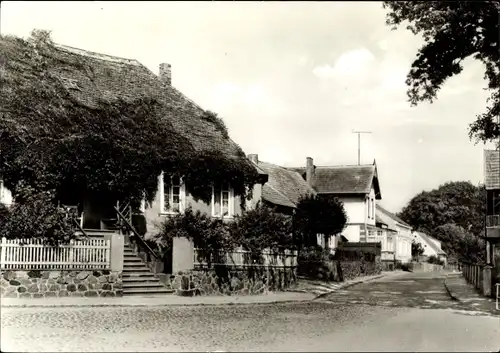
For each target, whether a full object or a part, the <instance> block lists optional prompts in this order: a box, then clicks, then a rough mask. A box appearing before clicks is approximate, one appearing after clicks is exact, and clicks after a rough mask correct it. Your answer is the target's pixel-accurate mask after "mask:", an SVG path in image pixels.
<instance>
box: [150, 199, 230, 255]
mask: <svg viewBox="0 0 500 353" xmlns="http://www.w3.org/2000/svg"><path fill="white" fill-rule="evenodd" d="M175 237H186V238H188V239H190V240H192V241H193V244H194V246H195V247H196V248H201V249H204V250H208V251H213V250H226V251H230V250H232V249H234V246H235V244H234V242H232V240H231V237H230V235H229V230H228V227H227V225H225V224H224V223H223V221H222V220H220V219H213V218H211V217H210V216H208V215H207V214H205V213H202V212H200V211H196V212H194V211H193V209H192V208H191V207H189V208H187V209H186V210H185V212H184V213H182V214H176V215H175V216H172V217H169V218H167V219H166V220H165V221H164V222H163V223H162V224H161V228H160V232H159V233H158V234H157V235H155V236H153V237H151V240H154V241H155V242H156V243H157V244H159V245H160V247H161V248H163V249H164V250H166V249H170V248H171V247H172V241H173V238H175Z"/></svg>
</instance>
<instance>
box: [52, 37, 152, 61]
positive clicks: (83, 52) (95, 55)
mask: <svg viewBox="0 0 500 353" xmlns="http://www.w3.org/2000/svg"><path fill="white" fill-rule="evenodd" d="M54 46H55V47H56V48H58V49H61V50H65V51H68V52H71V53H73V54H78V55H82V56H87V57H91V58H94V59H99V60H104V61H112V62H118V63H122V64H129V65H135V66H143V65H142V64H141V63H140V62H139V61H137V60H136V59H128V58H124V57H120V56H115V55H109V54H104V53H98V52H94V51H90V50H86V49H81V48H75V47H72V46H69V45H65V44H59V43H54Z"/></svg>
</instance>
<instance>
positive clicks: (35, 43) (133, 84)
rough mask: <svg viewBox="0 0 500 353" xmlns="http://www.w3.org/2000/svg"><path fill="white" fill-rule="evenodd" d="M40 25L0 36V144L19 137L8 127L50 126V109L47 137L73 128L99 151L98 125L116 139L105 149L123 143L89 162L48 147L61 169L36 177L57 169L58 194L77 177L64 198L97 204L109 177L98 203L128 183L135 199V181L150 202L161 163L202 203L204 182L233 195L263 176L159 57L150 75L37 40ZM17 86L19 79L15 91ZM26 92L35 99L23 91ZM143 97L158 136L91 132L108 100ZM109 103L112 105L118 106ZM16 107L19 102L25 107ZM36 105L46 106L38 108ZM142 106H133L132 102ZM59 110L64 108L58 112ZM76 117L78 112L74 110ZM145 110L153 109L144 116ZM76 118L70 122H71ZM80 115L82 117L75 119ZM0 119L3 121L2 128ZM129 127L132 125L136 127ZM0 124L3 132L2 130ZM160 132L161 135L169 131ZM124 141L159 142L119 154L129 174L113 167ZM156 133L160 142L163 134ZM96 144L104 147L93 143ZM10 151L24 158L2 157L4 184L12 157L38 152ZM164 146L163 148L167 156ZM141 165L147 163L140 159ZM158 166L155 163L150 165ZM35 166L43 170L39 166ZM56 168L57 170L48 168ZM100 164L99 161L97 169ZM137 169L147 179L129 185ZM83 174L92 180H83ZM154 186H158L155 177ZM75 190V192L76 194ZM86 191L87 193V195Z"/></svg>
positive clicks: (13, 178)
mask: <svg viewBox="0 0 500 353" xmlns="http://www.w3.org/2000/svg"><path fill="white" fill-rule="evenodd" d="M43 33H44V32H43V31H42V35H41V36H40V33H38V36H34V37H32V38H30V39H29V40H24V39H20V38H16V37H12V36H0V122H1V123H2V127H0V136H2V139H3V145H4V146H8V143H9V142H8V141H7V140H8V139H13V140H19V139H22V138H17V137H15V136H22V135H23V134H24V136H27V137H28V139H29V138H32V136H30V135H33V134H30V133H29V131H30V130H33V131H34V130H36V129H38V130H37V132H36V134H37V135H36V138H38V136H40V135H43V134H44V131H43V130H44V129H48V130H51V129H52V125H51V124H52V123H53V122H52V120H51V119H52V117H53V116H59V115H60V116H59V117H58V118H57V119H56V120H54V121H55V123H54V124H55V125H57V126H56V129H59V128H60V130H61V133H60V134H58V133H54V130H51V131H50V133H52V135H51V137H54V136H56V137H58V138H59V137H60V136H63V138H66V135H67V136H68V139H70V138H72V136H71V135H76V139H78V138H79V136H78V134H80V137H81V136H83V138H82V141H84V143H85V146H86V147H88V149H90V150H92V151H93V152H92V153H97V154H99V147H97V151H96V147H94V145H93V139H94V135H95V134H100V136H99V138H100V139H101V140H104V141H112V142H115V141H117V143H116V144H115V145H113V146H112V147H113V148H114V147H116V145H117V144H121V145H120V146H118V147H121V146H122V145H123V144H125V145H126V146H125V147H124V148H123V149H120V148H116V150H117V151H118V152H116V151H115V150H114V151H115V152H114V154H113V153H110V154H109V155H106V157H103V158H101V159H98V162H96V163H94V164H92V163H93V160H92V156H90V157H89V155H88V154H87V155H86V156H85V158H87V159H85V162H78V160H79V155H78V153H77V152H75V153H73V154H68V155H69V156H70V157H68V158H66V157H65V156H59V155H58V154H57V152H56V153H54V154H53V155H55V156H56V157H55V158H54V159H58V160H59V161H56V162H55V163H58V164H54V165H55V167H54V166H51V168H52V169H51V172H52V173H53V174H54V172H53V170H54V169H56V172H55V173H56V174H57V173H60V174H64V175H63V176H61V175H60V174H57V175H56V177H55V178H53V177H52V176H51V177H47V178H46V179H45V180H47V179H48V180H49V183H50V181H51V180H58V179H57V178H59V177H60V180H62V181H61V182H60V183H59V184H58V185H63V186H62V187H60V189H61V190H63V191H62V192H61V194H64V195H67V194H68V192H67V191H68V190H69V194H76V192H75V191H74V189H75V188H74V187H73V186H75V185H77V186H78V191H79V192H80V196H78V197H76V198H73V199H72V200H75V201H69V202H78V203H81V202H82V199H83V200H84V201H85V202H87V201H88V204H92V207H94V206H96V204H99V203H100V204H104V202H102V199H104V196H102V195H104V194H106V192H108V189H107V188H108V185H110V184H113V187H114V188H115V189H113V190H112V191H109V197H108V196H106V197H107V198H106V206H103V207H105V208H107V209H109V205H110V204H114V202H115V200H118V198H121V197H122V196H123V195H125V196H123V198H124V199H126V198H128V197H129V195H132V194H133V193H134V192H135V191H136V190H138V191H137V192H136V194H135V195H132V196H131V197H134V198H135V200H137V198H138V196H137V194H140V193H142V190H145V191H144V193H143V194H145V195H146V196H147V198H148V200H149V202H150V203H151V202H153V201H154V200H153V199H152V197H153V196H154V192H156V190H157V189H156V187H157V185H160V184H161V185H163V184H162V183H160V182H158V183H157V180H156V177H157V176H158V174H161V171H162V170H163V171H164V172H168V173H170V174H174V173H178V174H179V175H182V176H183V177H184V182H186V183H187V184H188V187H189V188H190V190H189V192H190V195H191V196H193V198H194V200H195V201H196V202H197V201H198V200H202V201H204V202H205V203H210V200H211V198H212V193H213V190H212V186H213V185H215V184H217V185H218V184H225V183H230V184H231V190H232V191H231V192H232V194H234V195H235V196H242V197H241V198H242V199H243V196H244V195H246V193H247V190H248V189H250V190H251V187H252V186H253V185H254V184H256V183H260V182H261V180H266V178H267V175H265V174H263V173H261V172H259V171H258V170H257V168H256V167H255V166H254V165H253V164H252V163H251V162H250V161H249V160H248V159H247V158H246V156H245V154H244V152H243V151H242V150H241V148H240V147H239V146H238V145H237V144H236V143H235V142H234V141H233V140H232V139H231V138H230V137H229V135H228V132H227V129H226V127H225V125H224V123H223V122H222V120H221V119H219V118H218V117H217V116H216V115H215V114H214V113H211V112H209V111H206V110H204V109H202V108H201V107H200V106H199V105H197V104H196V103H194V102H193V101H192V100H190V99H189V98H187V97H186V96H185V95H184V94H182V93H181V92H180V91H179V90H177V89H176V88H174V87H173V86H172V76H171V75H172V72H171V66H170V65H169V64H166V63H162V64H160V65H159V73H158V75H156V74H155V73H153V72H151V71H150V70H149V69H148V68H146V67H145V66H144V65H142V64H141V63H140V62H138V61H137V60H134V59H126V58H121V57H116V56H111V55H106V54H100V53H95V52H91V51H87V50H83V49H78V48H73V47H69V46H66V45H60V44H56V43H53V42H51V40H50V38H45V39H44V34H43ZM33 82H36V85H37V86H36V87H38V86H40V87H43V90H41V93H40V96H39V97H35V96H37V95H38V94H39V93H38V92H37V91H36V90H33V89H32V87H33V84H31V83H33ZM23 87H28V88H27V89H26V90H23ZM30 87H31V89H30ZM19 88H21V89H19ZM17 92H20V94H18V93H17ZM26 92H27V93H26ZM52 93H53V94H52ZM32 97H35V98H36V99H31V98H32ZM32 101H33V102H35V101H36V103H37V106H35V107H34V108H31V107H30V105H31V104H34V103H32ZM144 101H146V102H150V101H154V110H153V112H154V114H149V113H147V114H145V116H148V117H150V118H149V120H148V122H147V123H151V121H154V122H155V123H156V122H157V121H158V120H155V119H154V118H156V117H157V118H158V119H159V121H161V123H162V124H160V126H161V128H165V129H166V130H167V133H165V131H163V132H164V133H163V134H162V135H161V136H162V138H161V141H162V143H158V141H156V140H155V141H156V142H152V141H150V140H149V138H152V136H151V135H150V132H148V133H146V134H142V135H141V136H140V138H142V140H138V136H137V134H136V135H133V134H132V135H130V132H125V133H123V134H121V135H119V139H118V140H116V139H110V138H108V136H116V135H113V134H107V133H101V132H102V131H103V130H105V129H106V128H100V127H101V126H102V125H105V124H104V123H107V129H110V130H112V129H113V128H114V125H112V124H114V122H115V120H109V119H107V117H108V116H109V115H107V114H109V112H108V111H107V110H106V109H111V110H112V109H115V106H114V105H113V104H115V103H116V102H119V103H120V104H121V102H125V106H126V105H127V104H129V106H132V108H130V107H128V108H127V109H132V110H133V109H136V108H135V103H136V102H144ZM13 102H14V103H13ZM46 102H47V103H46ZM118 106H119V107H121V105H118ZM16 107H18V108H19V109H16ZM26 107H28V108H27V109H25V108H26ZM45 107H48V108H47V109H45ZM103 107H104V108H103ZM108 107H111V108H108ZM142 108H143V107H141V106H139V107H138V108H137V109H142ZM30 109H31V110H30ZM20 110H26V111H28V113H26V112H25V111H22V112H20ZM68 111H71V112H73V113H72V114H68V113H67V112H68ZM75 112H76V113H75ZM125 112H126V113H125V115H124V114H123V113H122V110H118V113H116V112H115V113H113V114H114V115H113V119H115V118H116V116H118V117H119V118H118V122H119V123H120V124H122V125H123V126H127V119H130V118H134V117H135V116H136V115H134V111H132V113H131V115H130V116H129V115H127V114H128V112H130V110H126V111H125ZM148 112H149V111H148ZM82 116H83V118H81V119H80V117H82ZM139 116H140V115H139ZM122 117H123V119H122ZM151 117H154V118H153V119H151ZM72 119H73V120H72ZM77 120H78V123H76V121H77ZM80 120H82V121H84V123H83V124H81V122H80ZM110 121H111V122H112V123H111V124H110V123H109V122H110ZM141 121H142V120H141ZM9 124H11V125H9ZM79 124H80V125H79ZM59 125H61V126H59ZM131 125H134V126H135V129H136V130H133V131H135V132H136V133H139V134H141V133H142V131H150V130H151V128H150V127H149V130H148V129H147V128H145V129H142V127H143V126H144V125H143V124H142V122H141V123H140V124H138V123H137V121H134V124H132V123H131ZM6 126H8V128H5V127H6ZM12 126H14V128H12ZM40 126H41V127H40ZM82 126H83V128H82ZM89 126H90V128H89ZM137 126H139V127H138V128H137ZM155 126H158V125H155ZM79 129H80V130H79ZM137 129H138V130H137ZM118 130H119V129H118ZM6 131H8V134H7V133H5V132H6ZM131 131H132V130H131ZM17 132H19V134H18V133H17ZM120 133H121V130H120ZM148 134H149V135H148ZM13 136H14V137H15V138H13ZM163 136H169V138H164V137H163ZM6 141H7V142H6ZM129 141H139V142H138V143H137V144H135V145H133V146H132V147H130V148H129V150H133V152H134V153H136V151H138V150H139V151H142V148H147V147H148V146H151V145H154V146H161V151H160V152H157V151H158V149H156V150H155V153H156V154H154V155H153V156H152V154H148V155H147V156H145V157H144V158H142V159H140V158H141V156H142V153H136V154H134V158H136V159H135V160H132V162H131V161H130V160H127V162H128V163H129V164H128V165H127V168H128V169H127V171H132V174H133V173H135V172H136V171H137V170H140V172H137V173H135V174H134V175H133V177H135V179H132V178H131V177H130V174H131V173H122V168H123V166H124V165H125V164H123V163H122V162H121V161H120V158H122V157H121V156H123V155H124V154H126V153H128V151H129V150H127V148H128V147H129V146H128V144H130V142H129ZM163 141H168V142H167V143H163ZM58 142H59V141H58ZM6 143H7V145H6ZM155 143H156V144H155ZM25 145H26V146H29V145H30V143H29V142H27V143H25ZM49 145H50V143H49ZM45 147H46V146H45ZM63 147H64V146H63ZM23 148H24V147H23ZM49 148H50V147H49ZM71 148H72V149H71V151H73V150H75V151H76V150H78V148H79V146H78V142H76V143H74V144H73V145H71ZM101 150H102V149H101ZM163 151H165V152H163ZM103 152H106V151H104V150H103ZM37 153H38V152H37ZM20 155H22V157H23V158H24V159H22V161H21V162H19V161H18V160H15V159H16V158H17V155H16V156H14V157H12V158H11V159H12V160H15V162H16V165H17V167H16V168H18V169H17V170H14V169H12V168H11V167H8V166H7V167H6V163H2V164H0V174H2V172H3V173H4V180H5V181H8V182H10V184H11V185H12V186H17V185H18V183H19V180H20V179H22V178H23V177H19V176H18V175H20V173H19V172H18V170H20V169H22V168H20V167H19V165H21V166H24V165H26V163H28V164H30V163H32V162H33V164H36V162H37V160H40V159H41V158H39V155H41V156H43V154H42V153H39V155H33V153H32V151H31V150H30V151H28V150H27V149H26V150H25V151H24V150H23V151H22V152H21V153H20ZM158 155H160V157H158ZM164 155H168V158H166V157H164ZM33 156H34V157H33ZM135 156H139V157H135ZM151 156H152V157H151ZM157 157H158V160H159V162H158V161H157V159H156V158H157ZM65 158H66V159H65ZM99 158H100V156H99ZM106 158H107V160H112V162H113V163H114V165H113V168H114V169H113V170H111V171H109V172H108V171H107V170H106V168H107V165H105V164H106V163H107V160H106ZM70 159H71V161H72V162H71V163H72V166H73V165H76V167H74V169H73V170H69V169H67V168H69V167H68V165H69V164H70V163H66V161H68V160H70ZM167 159H168V160H167ZM74 160H77V162H74ZM144 160H147V161H148V162H150V163H149V164H143V163H142V162H141V161H144ZM25 161H27V162H25ZM151 161H152V162H151ZM77 163H80V164H77ZM85 163H87V164H85ZM11 165H12V164H11ZM82 165H83V167H82ZM145 165H147V166H149V167H145ZM159 165H160V166H161V167H160V168H161V169H159V167H158V166H159ZM9 168H10V169H9ZM23 168H24V167H23ZM41 168H42V169H43V166H42V167H41ZM148 168H149V169H148ZM155 168H156V169H155ZM165 168H167V170H165ZM168 168H170V169H168ZM26 169H29V168H24V170H26ZM39 169H40V168H39ZM62 169H65V170H66V171H60V172H58V171H57V170H62ZM96 169H99V170H100V173H101V174H99V173H95V172H94V171H95V170H96ZM24 170H23V172H24ZM101 170H105V172H102V171H101ZM7 172H8V173H10V175H9V176H8V177H6V173H7ZM28 173H31V174H33V173H32V171H31V170H28ZM106 173H107V174H106ZM35 174H36V173H35ZM94 174H95V175H94ZM103 174H105V175H106V176H107V175H112V176H111V177H110V178H109V179H112V178H113V176H114V175H119V178H120V179H114V180H111V182H109V180H107V182H104V183H103V182H101V181H100V179H99V178H100V177H101V176H102V175H103ZM138 176H139V177H138ZM51 178H52V179H51ZM145 178H148V180H147V183H143V187H141V188H139V187H138V186H137V185H138V184H141V182H142V181H143V180H145ZM89 179H92V180H90V181H89ZM45 180H44V181H45ZM67 180H69V182H68V181H67ZM68 185H69V186H68ZM82 185H83V186H82ZM89 185H90V186H89ZM116 185H118V186H116ZM144 185H146V186H144ZM7 187H9V185H7ZM161 187H162V188H163V186H161ZM153 189H154V192H153ZM58 190H59V189H58ZM82 190H83V191H82ZM88 190H91V192H88ZM131 190H132V192H131ZM82 194H83V195H84V196H81V195H82ZM90 194H92V197H93V198H92V197H91V196H88V195H90ZM151 195H153V196H151ZM162 195H163V193H162ZM150 196H151V197H150ZM140 197H142V196H140ZM162 197H163V196H162ZM89 200H90V201H89ZM92 200H93V201H92ZM120 200H121V199H120ZM62 202H66V201H62ZM242 204H243V201H242ZM97 206H99V205H97ZM89 207H90V206H89ZM92 207H90V208H92ZM99 212H101V211H99Z"/></svg>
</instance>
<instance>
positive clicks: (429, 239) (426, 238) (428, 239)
mask: <svg viewBox="0 0 500 353" xmlns="http://www.w3.org/2000/svg"><path fill="white" fill-rule="evenodd" d="M415 233H417V234H418V235H420V237H421V238H422V239H423V240H424V241H425V242H426V243H427V244H428V245H429V247H430V248H432V250H434V251H435V252H436V254H439V255H446V253H445V252H444V251H443V250H442V249H441V248H440V247H439V246H437V245H436V243H434V241H433V240H437V239H435V238H433V237H431V236H430V235H427V234H425V233H422V232H415Z"/></svg>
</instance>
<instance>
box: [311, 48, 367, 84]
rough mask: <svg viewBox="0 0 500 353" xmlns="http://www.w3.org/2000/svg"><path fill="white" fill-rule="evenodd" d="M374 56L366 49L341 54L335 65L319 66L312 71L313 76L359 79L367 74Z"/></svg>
mask: <svg viewBox="0 0 500 353" xmlns="http://www.w3.org/2000/svg"><path fill="white" fill-rule="evenodd" d="M374 61H375V56H374V55H373V54H372V53H371V52H370V51H369V50H368V49H366V48H358V49H354V50H349V51H347V52H344V53H343V54H341V55H340V56H339V57H338V59H337V60H336V61H335V64H334V65H333V67H332V66H330V65H329V64H325V65H319V66H316V67H315V68H314V69H313V74H314V75H316V76H317V77H319V78H323V79H331V78H334V77H335V78H339V79H358V80H359V79H361V80H363V79H364V78H365V77H366V75H367V74H369V71H370V69H371V68H372V66H373V65H372V64H373V63H374Z"/></svg>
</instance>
